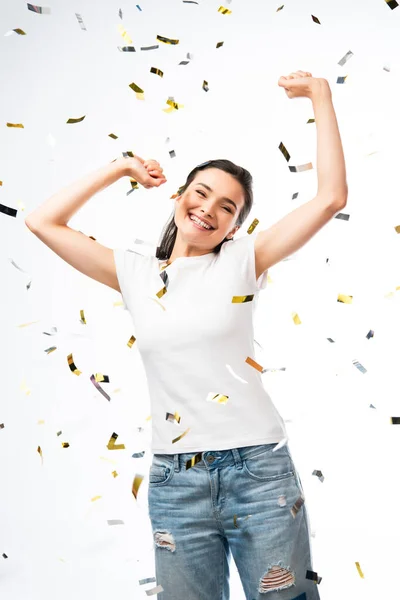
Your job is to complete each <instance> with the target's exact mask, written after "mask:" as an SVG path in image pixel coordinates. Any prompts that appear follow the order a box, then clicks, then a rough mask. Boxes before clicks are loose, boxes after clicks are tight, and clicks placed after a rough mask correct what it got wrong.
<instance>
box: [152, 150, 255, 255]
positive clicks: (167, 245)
mask: <svg viewBox="0 0 400 600" xmlns="http://www.w3.org/2000/svg"><path fill="white" fill-rule="evenodd" d="M205 169H221V171H225V173H229V175H232V176H233V177H234V178H235V179H236V180H237V181H238V182H239V183H240V184H241V185H242V187H243V190H244V196H245V197H244V205H243V208H242V209H241V211H240V213H239V216H238V218H237V220H236V223H235V226H236V225H239V227H240V226H241V225H243V223H244V222H245V220H246V219H247V216H248V215H249V213H250V211H251V209H252V207H253V178H252V176H251V174H250V173H249V171H247V170H246V169H244V168H243V167H239V166H238V165H235V164H234V163H233V162H231V161H230V160H226V159H224V158H221V159H216V160H209V161H207V162H205V163H202V164H201V165H198V166H197V167H195V168H194V169H193V170H192V171H190V173H189V175H188V177H187V179H186V183H185V185H183V186H182V187H180V188H179V190H178V193H179V194H183V192H184V191H185V190H186V189H187V188H188V186H189V185H190V184H191V183H192V181H193V180H194V178H195V177H196V174H197V173H198V172H199V171H204V170H205ZM177 232H178V228H177V226H176V223H175V209H174V211H173V212H172V214H171V216H170V218H169V220H168V221H167V223H166V224H165V225H164V228H163V230H162V233H161V242H160V245H159V246H158V247H157V252H156V258H159V259H160V260H167V259H168V258H170V256H171V254H172V250H173V248H174V244H175V240H176V235H177ZM227 241H228V242H229V239H227V238H225V239H224V240H222V242H221V243H219V244H218V246H216V247H215V248H214V250H213V252H214V253H218V252H219V251H220V250H221V247H222V244H224V243H225V242H227Z"/></svg>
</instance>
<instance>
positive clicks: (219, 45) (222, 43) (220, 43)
mask: <svg viewBox="0 0 400 600" xmlns="http://www.w3.org/2000/svg"><path fill="white" fill-rule="evenodd" d="M223 45H224V42H218V44H217V45H216V48H221V46H223Z"/></svg>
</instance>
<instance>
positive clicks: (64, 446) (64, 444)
mask: <svg viewBox="0 0 400 600" xmlns="http://www.w3.org/2000/svg"><path fill="white" fill-rule="evenodd" d="M61 445H62V447H63V448H69V443H68V442H61Z"/></svg>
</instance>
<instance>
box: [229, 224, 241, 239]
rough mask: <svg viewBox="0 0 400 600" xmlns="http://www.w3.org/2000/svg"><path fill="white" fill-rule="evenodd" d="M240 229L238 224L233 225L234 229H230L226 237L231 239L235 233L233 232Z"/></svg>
mask: <svg viewBox="0 0 400 600" xmlns="http://www.w3.org/2000/svg"><path fill="white" fill-rule="evenodd" d="M239 229H240V225H238V226H237V227H235V228H234V229H232V231H230V232H229V233H228V235H227V236H226V237H227V239H229V240H231V239H232V238H233V236H234V235H235V233H236V232H237V231H238V230H239Z"/></svg>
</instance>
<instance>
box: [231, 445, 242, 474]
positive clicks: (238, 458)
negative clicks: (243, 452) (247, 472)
mask: <svg viewBox="0 0 400 600" xmlns="http://www.w3.org/2000/svg"><path fill="white" fill-rule="evenodd" d="M231 452H232V454H233V459H234V461H235V466H236V468H237V469H239V470H240V469H242V468H243V464H242V457H241V456H240V452H239V450H238V449H237V448H232V449H231Z"/></svg>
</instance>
